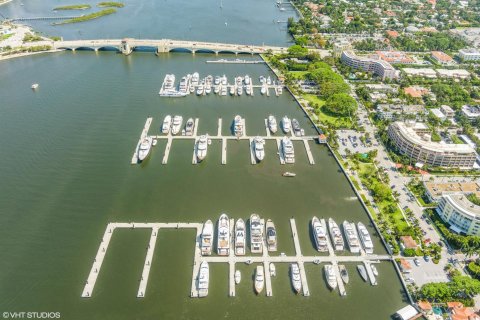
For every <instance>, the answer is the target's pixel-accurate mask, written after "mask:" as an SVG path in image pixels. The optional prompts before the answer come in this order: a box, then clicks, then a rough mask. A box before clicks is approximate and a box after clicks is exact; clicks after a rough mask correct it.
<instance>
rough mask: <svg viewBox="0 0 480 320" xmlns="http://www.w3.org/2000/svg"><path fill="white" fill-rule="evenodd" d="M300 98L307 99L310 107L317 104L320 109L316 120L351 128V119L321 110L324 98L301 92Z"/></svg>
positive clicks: (338, 126)
mask: <svg viewBox="0 0 480 320" xmlns="http://www.w3.org/2000/svg"><path fill="white" fill-rule="evenodd" d="M298 72H302V71H298ZM302 98H303V99H305V100H307V101H308V102H309V104H310V105H311V106H312V107H313V106H314V105H318V106H319V107H320V109H319V110H320V111H319V112H318V113H317V116H318V120H319V121H320V122H322V123H330V124H332V125H334V126H335V127H337V128H351V127H352V126H353V123H352V121H351V120H350V118H348V117H334V116H331V115H329V114H326V113H325V112H323V111H322V108H321V107H322V106H323V105H324V104H325V100H322V99H320V98H319V97H318V96H316V95H314V94H303V95H302Z"/></svg>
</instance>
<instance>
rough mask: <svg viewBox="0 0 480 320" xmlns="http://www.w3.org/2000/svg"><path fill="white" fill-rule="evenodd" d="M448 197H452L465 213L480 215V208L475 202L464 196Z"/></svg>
mask: <svg viewBox="0 0 480 320" xmlns="http://www.w3.org/2000/svg"><path fill="white" fill-rule="evenodd" d="M446 197H450V199H452V200H453V202H454V203H455V204H456V205H457V206H459V207H460V208H462V209H463V210H465V211H468V212H470V213H472V215H475V216H477V215H480V206H477V205H475V204H474V203H473V202H471V201H470V200H468V199H467V197H466V196H465V195H463V194H449V195H446Z"/></svg>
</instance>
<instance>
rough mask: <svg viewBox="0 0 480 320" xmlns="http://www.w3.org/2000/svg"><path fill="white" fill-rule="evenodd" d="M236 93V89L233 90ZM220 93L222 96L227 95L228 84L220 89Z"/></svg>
mask: <svg viewBox="0 0 480 320" xmlns="http://www.w3.org/2000/svg"><path fill="white" fill-rule="evenodd" d="M233 92H234V93H235V91H233ZM220 95H221V96H226V95H227V85H222V88H221V89H220Z"/></svg>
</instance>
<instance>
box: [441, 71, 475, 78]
mask: <svg viewBox="0 0 480 320" xmlns="http://www.w3.org/2000/svg"><path fill="white" fill-rule="evenodd" d="M437 74H438V76H439V77H440V78H453V79H468V78H470V72H468V71H467V70H464V69H437Z"/></svg>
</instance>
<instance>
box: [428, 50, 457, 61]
mask: <svg viewBox="0 0 480 320" xmlns="http://www.w3.org/2000/svg"><path fill="white" fill-rule="evenodd" d="M432 57H434V58H435V59H437V60H438V61H441V62H451V61H452V60H453V59H452V57H450V56H449V55H448V54H446V53H444V52H442V51H432Z"/></svg>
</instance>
